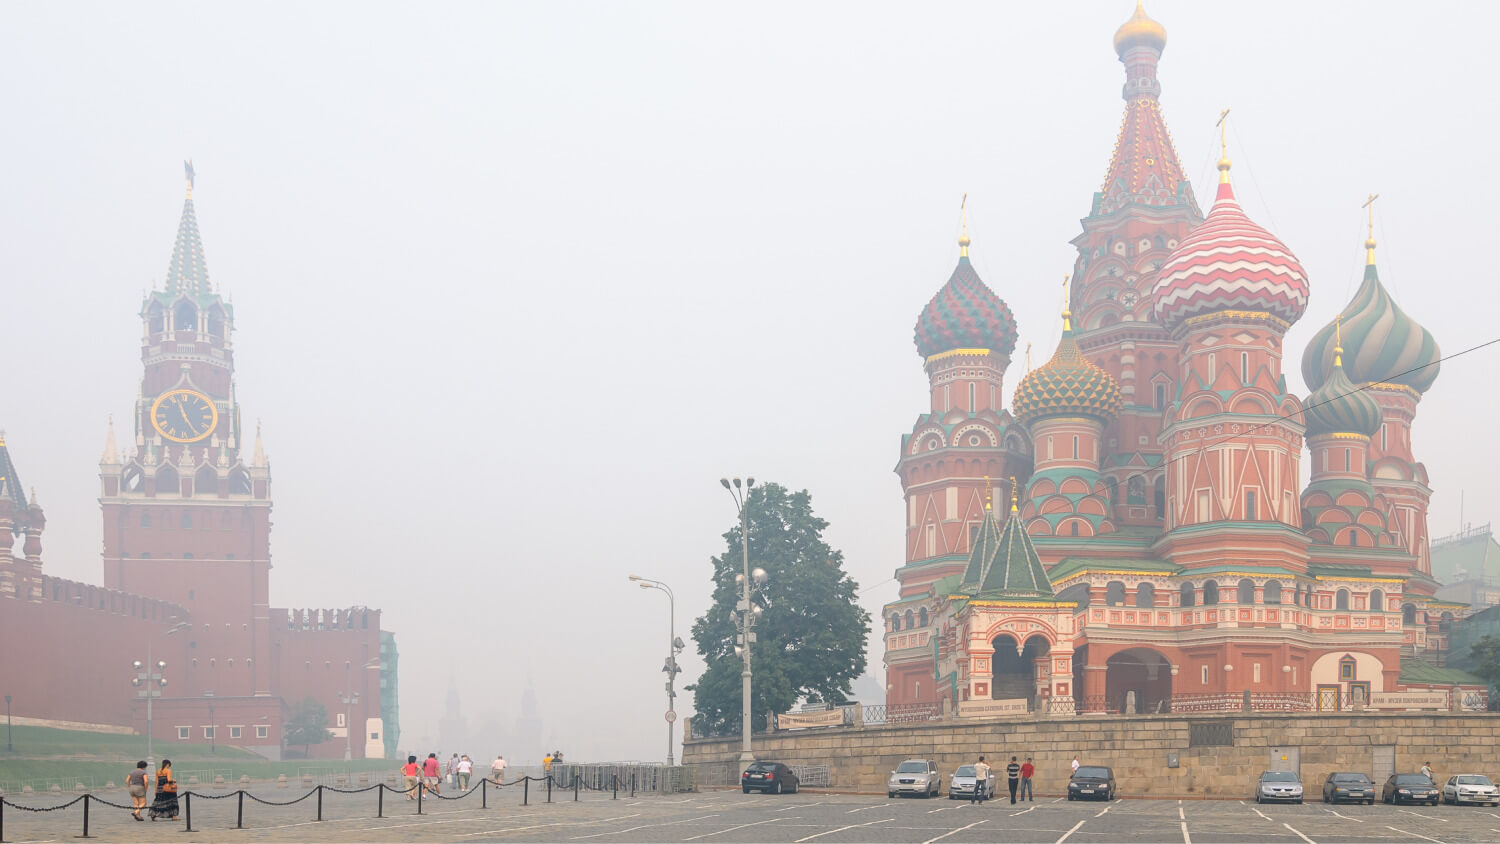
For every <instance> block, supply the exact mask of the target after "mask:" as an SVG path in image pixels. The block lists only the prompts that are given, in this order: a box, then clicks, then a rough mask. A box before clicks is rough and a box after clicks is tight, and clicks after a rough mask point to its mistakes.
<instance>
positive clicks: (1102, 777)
mask: <svg viewBox="0 0 1500 844" xmlns="http://www.w3.org/2000/svg"><path fill="white" fill-rule="evenodd" d="M1068 799H1069V800H1094V799H1099V800H1113V799H1115V772H1114V769H1113V768H1104V767H1100V766H1097V765H1083V766H1081V767H1080V768H1079V769H1078V770H1077V771H1075V772H1074V773H1073V776H1072V778H1071V779H1069V780H1068Z"/></svg>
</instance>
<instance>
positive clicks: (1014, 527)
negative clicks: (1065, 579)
mask: <svg viewBox="0 0 1500 844" xmlns="http://www.w3.org/2000/svg"><path fill="white" fill-rule="evenodd" d="M962 591H963V592H964V593H965V594H967V595H969V596H970V597H973V598H991V599H993V598H1024V599H1038V598H1055V597H1057V596H1056V594H1055V593H1054V592H1053V591H1052V582H1051V581H1050V580H1048V579H1047V570H1046V569H1045V568H1043V567H1042V559H1041V557H1039V556H1037V553H1036V548H1035V546H1033V545H1032V544H1031V537H1030V536H1028V535H1027V533H1026V528H1025V527H1023V526H1022V525H1021V519H1020V517H1019V514H1018V513H1017V512H1016V507H1015V504H1014V503H1012V504H1011V511H1010V516H1009V517H1008V518H1007V519H1006V520H1005V524H1004V525H1001V524H1000V521H999V518H998V517H997V516H996V515H995V512H994V511H993V510H986V511H985V516H984V523H983V524H982V525H981V526H980V528H979V535H978V536H976V537H975V538H974V548H973V550H972V551H970V552H969V566H968V568H967V569H965V570H964V579H963V587H962Z"/></svg>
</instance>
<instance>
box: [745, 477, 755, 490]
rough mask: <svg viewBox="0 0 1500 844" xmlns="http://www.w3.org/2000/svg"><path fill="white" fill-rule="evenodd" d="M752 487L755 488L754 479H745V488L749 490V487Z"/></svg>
mask: <svg viewBox="0 0 1500 844" xmlns="http://www.w3.org/2000/svg"><path fill="white" fill-rule="evenodd" d="M752 486H755V479H754V478H746V479H745V487H746V488H749V487H752Z"/></svg>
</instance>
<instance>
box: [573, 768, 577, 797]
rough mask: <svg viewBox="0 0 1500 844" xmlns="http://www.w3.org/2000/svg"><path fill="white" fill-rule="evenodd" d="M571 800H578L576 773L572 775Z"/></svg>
mask: <svg viewBox="0 0 1500 844" xmlns="http://www.w3.org/2000/svg"><path fill="white" fill-rule="evenodd" d="M573 802H574V803H577V802H578V775H577V774H574V775H573Z"/></svg>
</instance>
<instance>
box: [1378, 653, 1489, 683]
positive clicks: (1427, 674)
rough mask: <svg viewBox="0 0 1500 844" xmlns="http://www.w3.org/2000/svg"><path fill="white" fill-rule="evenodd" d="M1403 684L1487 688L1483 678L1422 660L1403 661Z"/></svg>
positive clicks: (1401, 680)
mask: <svg viewBox="0 0 1500 844" xmlns="http://www.w3.org/2000/svg"><path fill="white" fill-rule="evenodd" d="M1399 682H1402V683H1428V684H1431V685H1435V686H1487V685H1489V684H1488V683H1487V682H1485V681H1484V679H1483V678H1480V677H1475V676H1474V675H1473V674H1470V673H1469V672H1467V671H1460V670H1458V669H1457V668H1438V667H1437V666H1436V665H1432V664H1430V663H1426V662H1423V661H1422V660H1420V659H1412V658H1410V657H1407V658H1405V659H1402V660H1401V678H1400V680H1399Z"/></svg>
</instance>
